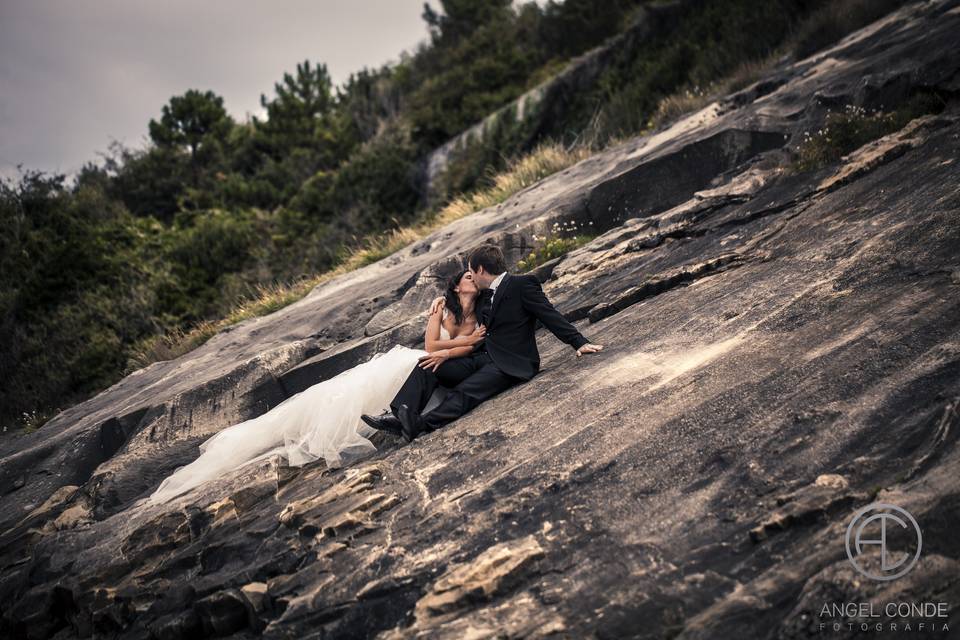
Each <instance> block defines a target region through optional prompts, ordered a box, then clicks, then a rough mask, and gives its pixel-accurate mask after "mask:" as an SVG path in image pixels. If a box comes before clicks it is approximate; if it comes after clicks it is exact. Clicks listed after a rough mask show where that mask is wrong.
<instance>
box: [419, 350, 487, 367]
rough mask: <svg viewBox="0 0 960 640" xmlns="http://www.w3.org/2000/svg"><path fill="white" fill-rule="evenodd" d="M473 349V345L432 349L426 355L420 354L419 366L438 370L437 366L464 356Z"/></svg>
mask: <svg viewBox="0 0 960 640" xmlns="http://www.w3.org/2000/svg"><path fill="white" fill-rule="evenodd" d="M472 351H473V345H469V346H466V347H453V348H451V349H438V350H437V351H431V352H430V353H428V354H427V355H425V356H420V363H419V364H418V365H417V366H419V367H420V368H422V369H432V370H433V371H436V370H437V368H438V367H439V366H440V365H442V364H443V363H444V362H446V361H447V360H450V359H451V358H462V357H463V356H466V355H469V354H470V353H471V352H472Z"/></svg>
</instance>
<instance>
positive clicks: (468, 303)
mask: <svg viewBox="0 0 960 640" xmlns="http://www.w3.org/2000/svg"><path fill="white" fill-rule="evenodd" d="M475 301H476V297H475V296H467V295H463V294H461V295H460V308H461V309H463V317H464V318H466V317H467V316H469V315H470V314H472V313H473V303H474V302H475Z"/></svg>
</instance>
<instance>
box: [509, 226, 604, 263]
mask: <svg viewBox="0 0 960 640" xmlns="http://www.w3.org/2000/svg"><path fill="white" fill-rule="evenodd" d="M595 237H596V236H592V235H576V236H572V237H567V238H564V237H553V238H546V239H545V240H544V242H543V244H542V245H541V246H540V248H538V249H536V250H534V251H531V252H530V254H529V255H528V256H527V257H526V258H524V259H522V260H520V261H519V262H518V263H517V269H519V270H520V271H530V270H531V269H534V268H536V267H539V266H540V265H542V264H544V263H545V262H549V261H550V260H553V259H554V258H559V257H560V256H564V255H566V254H568V253H570V252H571V251H573V250H574V249H577V248H578V247H582V246H583V245H585V244H587V243H588V242H590V241H591V240H593V239H594V238H595Z"/></svg>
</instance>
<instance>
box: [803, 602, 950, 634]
mask: <svg viewBox="0 0 960 640" xmlns="http://www.w3.org/2000/svg"><path fill="white" fill-rule="evenodd" d="M949 610H950V606H949V604H948V603H946V602H888V603H886V604H884V605H882V606H881V605H878V604H876V603H873V602H843V603H837V602H833V603H825V604H824V605H823V608H822V609H820V631H854V630H859V631H936V632H942V631H949V630H950V626H949V625H948V624H947V617H948V616H949ZM825 618H832V619H833V620H832V621H825V620H824V619H825Z"/></svg>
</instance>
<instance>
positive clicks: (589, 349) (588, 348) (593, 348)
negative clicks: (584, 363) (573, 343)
mask: <svg viewBox="0 0 960 640" xmlns="http://www.w3.org/2000/svg"><path fill="white" fill-rule="evenodd" d="M602 350H603V345H602V344H585V345H583V346H582V347H580V348H579V349H577V357H578V358H579V357H580V356H582V355H583V354H585V353H596V352H597V351H602Z"/></svg>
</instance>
